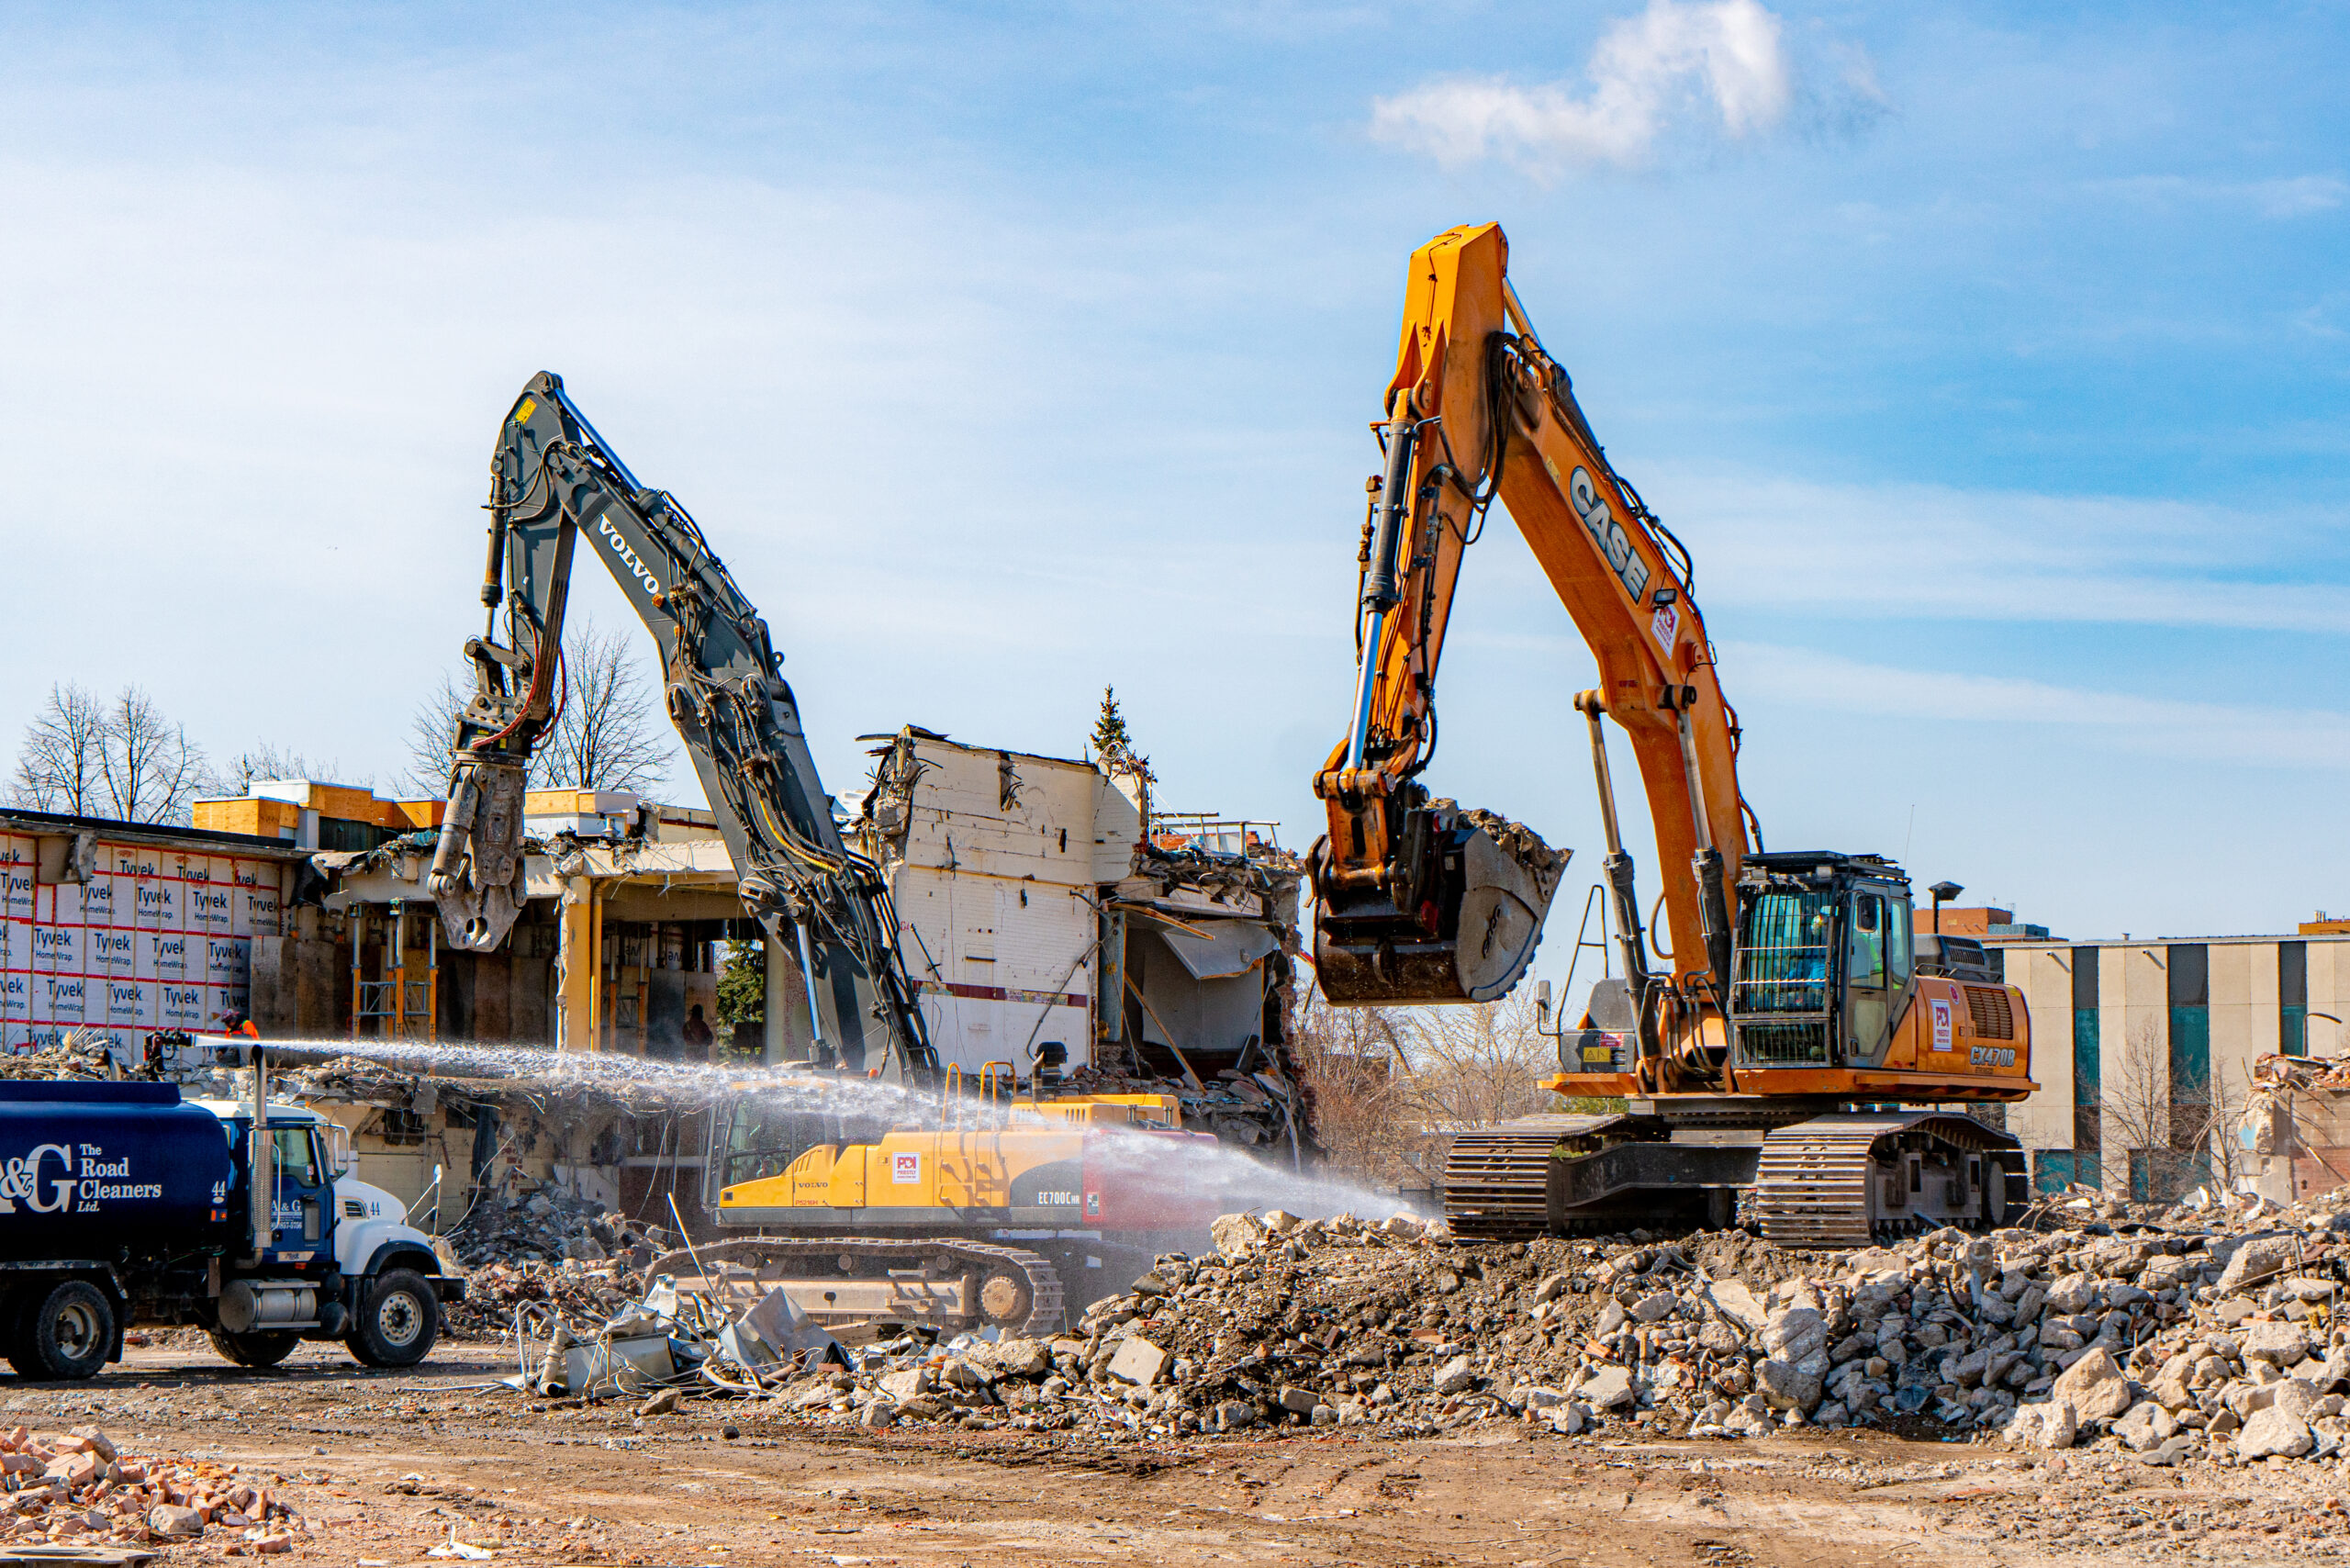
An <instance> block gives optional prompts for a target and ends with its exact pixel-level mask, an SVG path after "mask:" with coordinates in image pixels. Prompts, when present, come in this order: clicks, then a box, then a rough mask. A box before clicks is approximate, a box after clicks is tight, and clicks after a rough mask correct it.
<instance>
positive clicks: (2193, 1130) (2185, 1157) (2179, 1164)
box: [2102, 1018, 2248, 1203]
mask: <svg viewBox="0 0 2350 1568" xmlns="http://www.w3.org/2000/svg"><path fill="white" fill-rule="evenodd" d="M2115 1066H2116V1068H2117V1070H2116V1071H2114V1072H2113V1073H2112V1074H2111V1075H2110V1077H2109V1080H2108V1081H2109V1085H2110V1087H2109V1089H2108V1090H2107V1091H2106V1092H2105V1095H2104V1104H2103V1107H2102V1109H2103V1113H2104V1145H2105V1147H2106V1148H2120V1149H2121V1151H2122V1154H2123V1158H2124V1159H2126V1160H2127V1162H2128V1164H2127V1168H2126V1170H2122V1171H2115V1170H2112V1169H2111V1167H2108V1170H2109V1175H2111V1176H2120V1177H2121V1178H2122V1181H2121V1185H2122V1188H2123V1190H2124V1191H2125V1192H2127V1193H2129V1194H2130V1195H2131V1196H2132V1197H2138V1198H2143V1199H2146V1200H2149V1201H2152V1202H2155V1203H2168V1202H2170V1201H2172V1200H2173V1199H2176V1198H2177V1197H2178V1196H2179V1195H2180V1194H2181V1193H2184V1192H2185V1191H2186V1190H2187V1189H2188V1188H2189V1187H2192V1186H2197V1185H2200V1184H2201V1183H2203V1182H2219V1183H2220V1184H2221V1185H2222V1186H2223V1187H2233V1185H2234V1183H2235V1178H2236V1176H2237V1175H2238V1174H2239V1173H2240V1172H2241V1171H2242V1170H2243V1169H2244V1150H2243V1148H2241V1146H2239V1145H2238V1144H2237V1142H2236V1139H2235V1123H2236V1120H2237V1118H2238V1117H2239V1116H2241V1115H2242V1114H2243V1113H2244V1093H2245V1091H2246V1089H2247V1087H2248V1085H2247V1081H2246V1080H2245V1078H2244V1074H2243V1073H2242V1072H2241V1071H2237V1072H2231V1071H2230V1070H2229V1069H2228V1066H2227V1064H2226V1063H2225V1062H2222V1063H2221V1064H2220V1065H2219V1066H2218V1067H2217V1068H2215V1069H2213V1070H2211V1071H2210V1075H2209V1077H2208V1078H2206V1079H2203V1080H2200V1081H2195V1082H2174V1081H2172V1075H2171V1068H2172V1062H2171V1057H2170V1043H2169V1040H2168V1039H2167V1037H2166V1036H2165V1034H2164V1031H2163V1029H2162V1026H2161V1025H2160V1024H2159V1023H2157V1021H2156V1020H2154V1019H2153V1018H2140V1019H2139V1020H2138V1021H2137V1022H2136V1023H2135V1024H2133V1025H2131V1028H2130V1036H2129V1038H2128V1040H2127V1041H2125V1042H2124V1043H2123V1045H2122V1047H2121V1059H2120V1061H2119V1062H2118V1063H2116V1064H2115Z"/></svg>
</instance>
